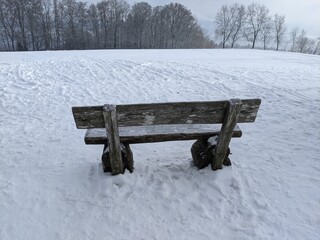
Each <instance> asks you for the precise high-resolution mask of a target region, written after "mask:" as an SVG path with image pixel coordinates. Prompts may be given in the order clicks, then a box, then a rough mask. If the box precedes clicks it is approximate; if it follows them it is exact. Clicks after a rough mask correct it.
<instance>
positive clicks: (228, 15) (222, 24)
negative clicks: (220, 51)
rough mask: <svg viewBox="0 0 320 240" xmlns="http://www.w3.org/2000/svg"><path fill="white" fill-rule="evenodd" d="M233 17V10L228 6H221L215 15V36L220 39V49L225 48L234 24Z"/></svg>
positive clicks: (234, 14) (234, 13)
mask: <svg viewBox="0 0 320 240" xmlns="http://www.w3.org/2000/svg"><path fill="white" fill-rule="evenodd" d="M235 16H236V11H235V9H231V8H230V6H229V5H223V6H222V7H221V9H220V10H219V11H218V13H217V15H216V18H215V23H216V30H215V35H216V37H217V38H220V39H221V43H222V48H225V47H226V43H227V42H228V41H229V39H230V36H231V34H232V31H233V28H234V24H235V23H234V19H235Z"/></svg>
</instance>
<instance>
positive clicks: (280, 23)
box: [274, 14, 286, 51]
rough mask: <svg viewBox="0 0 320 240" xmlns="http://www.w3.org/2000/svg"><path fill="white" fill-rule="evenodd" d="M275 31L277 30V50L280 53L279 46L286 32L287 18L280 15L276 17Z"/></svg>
mask: <svg viewBox="0 0 320 240" xmlns="http://www.w3.org/2000/svg"><path fill="white" fill-rule="evenodd" d="M274 30H275V40H276V50H277V51H278V50H279V45H280V43H281V41H282V39H283V36H284V33H285V31H286V26H285V16H283V15H282V16H281V15H278V14H275V15H274Z"/></svg>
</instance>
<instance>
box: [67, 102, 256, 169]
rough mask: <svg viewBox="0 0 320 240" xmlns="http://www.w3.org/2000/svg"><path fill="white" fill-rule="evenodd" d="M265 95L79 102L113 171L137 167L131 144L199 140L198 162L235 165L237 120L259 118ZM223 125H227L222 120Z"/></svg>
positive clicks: (79, 122) (82, 119) (80, 114)
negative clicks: (231, 154) (124, 102)
mask: <svg viewBox="0 0 320 240" xmlns="http://www.w3.org/2000/svg"><path fill="white" fill-rule="evenodd" d="M260 103H261V100H260V99H245V100H240V99H231V100H228V101H211V102H175V103H154V104H130V105H104V106H86V107H73V108H72V111H73V115H74V119H75V123H76V126H77V128H79V129H88V130H87V132H86V135H85V143H86V144H104V150H103V156H102V162H103V166H104V170H105V171H111V172H112V174H113V175H115V174H119V173H123V172H124V171H125V168H127V169H129V170H130V171H132V170H133V158H132V151H131V149H130V146H129V145H130V144H134V143H149V142H163V141H181V140H192V139H197V141H196V143H195V144H194V145H193V147H192V149H191V152H192V157H193V159H194V162H195V165H197V166H198V167H199V168H202V167H204V166H206V165H208V164H206V162H208V161H209V163H211V167H212V169H213V170H216V169H221V168H222V165H223V164H225V165H229V164H230V162H229V161H228V160H229V159H228V155H229V152H230V150H229V143H230V140H231V138H232V137H241V135H242V132H241V130H240V128H239V126H238V125H237V123H248V122H254V121H255V119H256V116H257V112H258V109H259V106H260ZM221 124H222V125H221Z"/></svg>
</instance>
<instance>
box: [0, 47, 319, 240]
mask: <svg viewBox="0 0 320 240" xmlns="http://www.w3.org/2000/svg"><path fill="white" fill-rule="evenodd" d="M233 97H238V98H256V97H259V98H261V99H262V105H261V107H260V110H259V112H258V117H257V120H256V122H255V123H252V124H242V125H241V126H240V127H241V129H242V131H243V136H242V137H241V138H240V139H233V140H232V141H231V152H232V155H231V160H232V162H233V166H232V167H228V168H227V167H226V168H224V169H223V170H222V171H215V172H212V171H211V170H210V168H207V169H203V170H200V171H198V170H197V169H196V168H195V167H194V166H193V165H192V158H191V153H190V147H191V145H192V143H193V142H192V141H186V142H167V143H156V144H137V145H133V146H132V150H133V154H134V160H135V171H134V173H133V174H129V173H126V174H124V175H120V176H115V177H111V176H110V175H109V174H105V173H103V171H102V168H101V165H100V157H101V153H102V146H87V145H85V144H84V142H83V136H84V133H85V132H84V131H81V130H78V129H76V127H75V124H74V121H73V116H72V112H71V107H72V106H81V105H101V104H104V103H115V104H119V103H147V102H167V101H195V100H199V101H200V100H223V99H230V98H233ZM319 117H320V58H319V56H313V55H303V54H292V53H282V52H273V51H258V50H257V51H252V50H174V51H170V50H121V51H62V52H32V53H31V52H29V53H0V136H1V138H0V239H4V240H7V239H8V240H9V239H63V240H65V239H105V238H106V237H107V238H110V239H288V240H289V239H290V240H291V239H310V240H317V239H320V230H319V229H320V228H319V226H320V194H319V190H320V187H319V186H320V154H319V150H320V149H319V148H320V147H319V146H320V132H319V129H320V122H319Z"/></svg>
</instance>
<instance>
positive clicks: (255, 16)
mask: <svg viewBox="0 0 320 240" xmlns="http://www.w3.org/2000/svg"><path fill="white" fill-rule="evenodd" d="M215 24H216V28H215V37H216V39H217V40H218V41H219V43H218V45H219V46H220V47H222V48H226V47H230V48H234V47H236V46H237V47H241V46H245V45H246V44H248V43H249V44H250V47H251V48H255V47H257V43H258V44H259V45H260V47H261V48H263V49H267V48H274V49H275V50H279V49H280V46H281V45H283V48H282V49H281V50H289V51H292V52H301V53H311V54H320V38H318V39H310V38H308V37H307V36H306V31H305V30H304V29H301V30H299V28H298V27H296V28H294V29H292V30H291V31H290V33H289V34H287V27H286V23H285V16H284V15H279V14H274V15H270V11H269V9H267V8H266V7H265V6H264V5H261V4H257V3H251V4H249V5H247V6H245V5H243V4H238V3H234V4H232V5H228V4H226V5H223V6H222V7H221V9H220V10H219V11H218V12H217V14H216V17H215ZM271 43H272V44H273V46H272V47H271V46H270V45H271Z"/></svg>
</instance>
